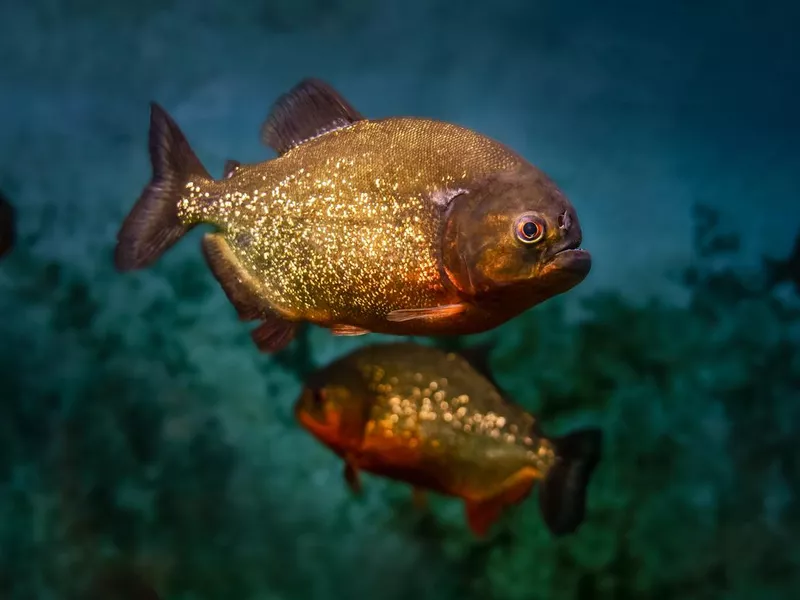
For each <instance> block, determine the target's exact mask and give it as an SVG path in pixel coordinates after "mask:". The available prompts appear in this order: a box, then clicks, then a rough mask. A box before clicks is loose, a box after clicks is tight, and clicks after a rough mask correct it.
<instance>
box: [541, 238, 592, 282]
mask: <svg viewBox="0 0 800 600" xmlns="http://www.w3.org/2000/svg"><path fill="white" fill-rule="evenodd" d="M591 268H592V255H591V254H589V252H588V251H587V250H584V249H583V248H580V247H579V246H578V245H577V244H575V246H574V247H572V248H564V249H562V250H559V251H558V252H556V253H555V254H554V255H553V257H552V258H551V259H550V261H549V262H548V263H547V264H546V265H544V268H543V269H542V275H553V274H556V273H562V274H563V275H565V276H568V277H571V278H577V279H578V280H580V279H583V278H584V277H586V276H587V275H588V274H589V271H590V270H591Z"/></svg>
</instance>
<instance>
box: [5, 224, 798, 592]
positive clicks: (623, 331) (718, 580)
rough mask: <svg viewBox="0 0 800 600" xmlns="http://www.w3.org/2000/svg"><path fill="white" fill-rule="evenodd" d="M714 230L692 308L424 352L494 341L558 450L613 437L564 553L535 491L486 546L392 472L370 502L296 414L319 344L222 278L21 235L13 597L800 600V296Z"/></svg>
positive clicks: (11, 475)
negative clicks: (40, 247)
mask: <svg viewBox="0 0 800 600" xmlns="http://www.w3.org/2000/svg"><path fill="white" fill-rule="evenodd" d="M696 234H697V235H696V238H695V248H696V257H695V260H694V261H693V264H691V265H689V267H688V268H687V269H686V270H685V271H684V272H683V273H682V278H681V281H682V285H684V286H685V287H686V289H687V291H688V293H689V298H688V303H687V304H686V305H685V306H675V305H670V304H667V303H665V302H662V301H660V300H658V299H654V300H651V301H649V302H647V303H644V304H635V303H633V302H631V301H629V300H627V299H625V298H624V297H622V296H621V295H619V294H615V293H609V292H606V293H601V294H596V295H594V296H593V297H590V298H588V299H587V300H586V302H585V306H584V308H585V311H584V312H585V314H584V316H583V317H582V319H581V320H579V321H578V322H573V321H571V320H570V319H568V318H567V314H566V311H565V310H564V308H565V306H564V303H563V302H559V301H553V302H550V303H547V304H545V305H543V306H541V307H539V308H538V309H536V310H534V311H531V312H530V313H528V314H526V315H524V316H523V317H521V318H519V319H517V320H515V322H514V323H512V324H509V325H507V326H505V327H502V328H500V329H498V330H496V331H494V332H491V333H490V334H487V335H483V336H477V337H476V338H450V339H439V340H426V343H435V344H437V345H441V346H443V347H447V348H449V349H453V350H463V349H464V348H469V347H474V346H476V345H477V344H478V343H483V344H488V345H489V348H490V349H491V351H490V354H489V357H488V361H489V363H490V365H491V367H492V369H493V370H494V372H495V375H496V377H497V379H498V380H499V382H500V384H501V385H502V386H503V387H504V388H505V389H506V390H508V391H509V393H510V394H511V395H512V396H513V397H514V398H515V399H517V400H518V401H520V402H521V403H523V404H524V405H526V406H527V407H529V408H530V409H531V410H533V411H534V412H535V413H536V414H537V415H539V416H540V418H541V419H542V421H543V425H544V427H545V430H546V431H548V432H549V433H550V432H552V433H560V432H563V431H566V430H568V429H570V428H572V427H575V426H578V425H583V424H587V423H600V424H601V425H602V426H603V427H604V429H605V431H606V436H607V437H606V440H607V444H606V451H605V456H604V460H603V463H602V464H601V467H600V468H599V470H598V472H597V474H596V478H595V480H594V482H593V484H592V487H591V488H590V493H589V512H588V515H587V521H586V523H585V525H584V527H583V528H582V529H581V530H580V531H579V533H578V534H577V535H575V536H572V537H570V538H566V539H563V540H558V541H554V540H553V539H551V538H550V536H549V535H548V534H547V532H546V530H545V529H544V527H543V525H542V523H541V519H540V516H539V513H538V508H537V506H536V501H535V494H534V497H532V498H531V499H530V500H529V501H527V502H525V503H524V504H522V505H520V506H519V507H517V508H515V509H513V510H511V511H509V513H508V514H507V515H506V517H505V518H504V519H503V520H502V521H501V523H500V524H499V525H498V527H497V529H496V530H495V531H494V532H493V533H492V535H491V536H490V537H489V538H488V539H486V540H475V539H474V538H472V536H471V535H470V534H469V533H468V531H467V529H466V527H465V525H464V516H463V508H462V506H461V505H460V504H459V503H457V502H453V501H450V500H449V499H444V498H436V497H433V498H431V503H430V505H431V509H430V510H429V511H418V510H416V509H414V508H413V507H412V502H411V496H410V491H409V490H408V489H407V488H406V487H405V486H402V485H399V484H393V483H391V482H386V481H379V480H378V479H375V478H373V479H370V480H369V482H368V485H367V487H368V490H369V491H368V493H367V495H366V497H365V498H362V499H355V498H352V497H350V496H349V494H348V493H347V491H346V488H345V486H344V484H343V483H342V482H341V464H340V462H338V461H337V460H336V459H335V457H330V456H328V455H327V454H326V453H325V452H324V451H323V450H322V449H320V448H317V447H316V446H315V444H314V442H313V441H312V440H310V439H309V438H308V437H307V436H306V435H305V434H304V433H303V432H302V431H300V430H299V429H298V428H297V427H294V426H293V422H292V419H291V418H287V417H286V415H287V414H289V411H290V407H291V402H292V401H293V400H294V398H295V397H296V395H297V393H298V391H299V386H300V382H301V381H302V379H303V377H305V375H306V374H307V373H308V372H309V371H310V370H311V369H312V368H314V367H316V366H319V365H320V364H321V362H322V361H323V359H322V358H320V357H319V356H318V355H319V352H312V350H314V349H315V348H312V346H313V345H314V344H316V342H317V341H318V339H317V336H315V335H312V332H311V331H310V330H308V329H306V330H304V331H303V333H301V335H300V336H299V338H298V339H297V340H295V342H293V344H292V346H291V347H290V348H289V350H288V351H287V353H286V354H284V355H283V356H281V357H266V356H261V355H258V353H256V352H254V351H253V349H252V347H251V342H250V340H249V338H248V335H247V331H246V329H247V328H246V327H245V326H243V324H241V323H238V322H237V321H236V318H235V315H234V314H233V312H232V311H230V310H226V309H229V307H228V306H227V305H226V304H225V303H224V301H223V299H222V298H221V291H220V290H219V289H218V286H216V284H215V282H214V281H213V278H211V276H210V275H209V274H208V272H207V270H206V269H205V267H204V265H202V262H201V261H200V260H199V259H197V258H195V259H192V260H190V261H188V262H183V261H181V260H178V259H177V258H176V259H175V260H166V261H164V262H163V263H160V264H159V265H158V266H157V267H156V268H155V269H153V272H152V273H151V274H149V275H145V276H143V277H142V278H141V279H139V278H136V277H132V278H126V279H122V278H119V277H118V276H116V275H115V274H113V273H112V272H111V271H110V264H109V265H107V266H104V265H99V266H98V267H97V272H95V273H92V274H91V275H90V274H86V273H83V272H81V271H79V270H77V269H76V268H74V267H72V266H71V265H69V264H66V263H59V262H55V261H48V262H42V260H40V259H38V258H37V257H36V255H35V254H34V253H33V251H32V250H29V248H35V241H36V240H35V239H32V238H30V237H26V238H24V239H23V242H24V243H23V244H21V246H20V250H19V251H17V252H15V253H14V254H13V256H10V257H9V258H8V260H7V261H6V262H4V263H3V264H2V265H0V339H2V340H3V344H0V377H2V382H3V387H2V400H3V401H2V402H0V426H1V427H2V428H3V429H2V435H0V472H2V473H3V475H4V477H3V478H2V480H0V516H2V520H1V521H0V522H2V523H3V526H2V527H0V594H3V597H8V598H10V599H12V600H14V599H16V598H30V597H35V598H42V599H48V598H72V597H75V598H78V597H81V594H82V593H83V590H85V589H86V587H87V586H88V585H90V583H91V581H92V580H93V578H94V577H95V576H96V575H97V574H98V573H102V572H103V571H104V569H105V568H106V567H107V566H108V565H117V564H123V565H129V566H131V567H132V568H134V569H135V570H136V571H137V572H138V573H140V574H141V575H142V576H143V577H144V578H145V579H146V580H148V581H150V582H152V583H154V584H155V587H156V588H157V589H159V590H160V591H161V592H162V593H163V594H164V597H165V598H228V597H236V598H243V599H245V598H292V599H297V598H303V597H315V598H316V597H319V598H337V597H340V596H357V597H372V596H375V595H376V594H383V595H384V596H385V597H387V598H392V597H397V598H400V597H407V596H408V595H414V596H417V597H419V598H434V597H435V598H437V599H441V598H446V597H459V598H490V599H498V600H499V599H517V598H518V599H535V598H543V599H544V598H546V599H548V600H558V599H559V598H563V599H577V598H609V599H611V598H613V599H618V598H629V597H642V596H645V597H651V598H678V597H680V598H682V599H683V598H693V597H696V598H701V597H702V598H722V597H725V598H750V597H759V598H765V599H770V598H787V597H791V596H789V595H787V594H788V593H789V592H788V591H789V590H791V589H797V586H798V584H800V581H798V575H797V573H798V572H800V571H798V566H800V565H798V561H800V556H799V555H798V553H797V552H796V550H794V549H795V548H796V542H795V541H794V540H795V539H797V537H798V535H800V527H799V525H800V505H798V492H800V489H798V488H800V457H798V452H797V450H796V443H795V442H794V441H793V440H796V439H797V438H798V434H800V431H798V430H800V414H799V411H800V398H798V390H800V359H798V356H799V355H800V353H798V351H797V350H798V348H797V344H798V337H797V331H798V324H800V318H799V317H800V315H799V314H798V307H797V302H795V301H793V300H794V299H792V298H788V297H786V295H785V294H781V293H778V292H779V290H777V288H775V286H773V285H771V284H770V280H769V279H768V278H766V277H763V276H762V275H763V274H762V273H761V272H759V271H757V270H754V271H748V270H744V269H743V268H741V266H740V263H739V259H738V254H737V244H736V240H735V238H733V237H731V236H728V235H727V234H726V233H725V232H723V231H720V223H719V222H718V219H717V217H716V215H715V214H714V213H713V212H710V211H707V210H698V212H697V215H696ZM145 282H146V283H145ZM131 289H136V290H137V294H136V296H137V298H140V299H142V300H139V302H140V303H139V304H134V303H133V302H132V301H130V300H129V298H128V297H129V296H130V294H129V293H128V292H129V291H130V290H131ZM320 339H321V336H320ZM373 341H374V340H367V339H365V340H363V341H358V343H372V342H373ZM353 343H355V342H353ZM325 360H327V359H325ZM323 476H324V477H323ZM365 565H369V568H366V567H365Z"/></svg>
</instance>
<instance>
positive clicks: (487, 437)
mask: <svg viewBox="0 0 800 600" xmlns="http://www.w3.org/2000/svg"><path fill="white" fill-rule="evenodd" d="M480 362H481V361H476V364H472V363H471V362H470V361H468V360H467V359H466V358H464V357H463V356H461V355H459V354H456V353H446V352H444V351H442V350H439V349H437V348H433V347H429V346H422V345H418V344H412V343H397V344H382V345H373V346H367V347H363V348H360V349H358V350H355V351H353V352H351V353H350V354H348V355H346V356H343V357H341V358H340V359H338V360H336V361H334V362H333V363H331V364H330V365H328V366H326V367H324V368H322V369H320V370H319V371H317V372H315V373H314V374H312V376H311V377H310V378H309V380H308V382H307V384H306V386H305V389H304V390H303V393H302V394H301V396H300V398H299V399H298V401H297V403H296V405H295V414H296V416H297V418H298V419H299V421H300V423H301V424H302V425H303V426H304V427H305V428H306V429H308V430H309V431H310V432H311V433H312V434H313V435H314V436H315V437H316V438H317V439H318V440H320V441H321V442H322V443H324V444H325V445H326V446H328V447H329V448H330V449H332V450H333V451H334V452H336V454H338V455H339V456H341V457H342V458H343V459H344V461H345V474H346V479H347V481H348V484H349V485H350V486H351V487H352V488H353V489H354V491H359V490H360V479H359V475H358V473H359V471H362V470H363V471H366V472H370V473H373V474H376V475H381V476H384V477H389V478H391V479H395V480H398V481H403V482H406V483H409V484H411V485H412V486H414V487H415V488H416V489H417V490H422V489H424V490H431V491H434V492H439V493H442V494H445V495H448V496H456V497H460V498H462V499H463V500H464V501H465V503H466V507H467V516H468V521H469V523H470V527H471V528H472V529H473V531H475V532H476V533H478V534H479V535H481V534H482V533H485V532H486V530H487V529H488V527H489V525H491V523H492V522H494V521H495V520H496V519H497V518H499V515H500V513H501V512H502V510H503V509H504V508H505V507H506V506H509V505H513V504H515V503H517V502H519V501H521V500H522V499H523V498H525V497H526V496H527V495H528V494H529V493H530V492H531V490H532V487H533V486H534V485H535V484H537V483H539V484H541V486H542V488H541V491H540V503H541V505H542V511H543V514H544V516H545V520H546V522H547V524H548V527H550V529H551V530H552V531H553V532H554V533H564V532H567V531H573V530H574V529H576V528H577V526H578V525H579V524H580V521H581V520H582V519H583V511H584V496H585V493H586V490H585V488H586V485H587V484H588V479H589V477H590V475H591V473H592V471H593V469H594V467H595V465H596V463H597V461H598V460H599V453H600V442H601V434H600V432H599V431H598V430H592V429H588V430H582V431H575V432H572V433H571V434H568V435H567V436H564V437H561V438H550V437H547V436H546V435H544V434H543V433H542V432H541V431H540V429H539V426H538V422H537V420H536V419H535V417H534V416H533V415H531V414H530V413H528V412H527V411H526V410H524V409H523V408H522V407H521V406H519V405H517V404H515V403H513V402H512V401H511V400H509V399H508V398H507V397H506V396H505V394H504V393H502V392H501V391H500V390H499V389H498V388H497V386H496V385H495V384H494V383H493V378H492V377H491V374H490V373H489V372H488V369H486V368H480V369H479V368H478V367H477V366H476V365H477V364H479V363H480ZM484 364H485V363H484Z"/></svg>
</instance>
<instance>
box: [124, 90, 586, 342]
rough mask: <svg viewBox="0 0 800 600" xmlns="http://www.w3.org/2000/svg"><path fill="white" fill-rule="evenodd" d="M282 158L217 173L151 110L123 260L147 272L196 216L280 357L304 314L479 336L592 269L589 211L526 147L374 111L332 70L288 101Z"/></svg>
mask: <svg viewBox="0 0 800 600" xmlns="http://www.w3.org/2000/svg"><path fill="white" fill-rule="evenodd" d="M262 140H263V141H264V143H265V144H267V145H269V146H271V147H272V148H273V149H275V150H276V151H277V152H278V154H279V156H278V157H277V158H276V159H274V160H269V161H265V162H261V163H258V164H253V165H242V164H240V163H238V162H236V161H228V162H227V163H226V165H225V170H224V176H223V178H222V179H220V180H214V179H213V178H212V177H211V175H209V174H208V172H207V171H206V169H205V168H204V167H203V166H202V164H201V163H200V161H199V160H198V158H197V157H196V156H195V154H194V153H193V152H192V150H191V148H190V147H189V144H188V142H187V141H186V139H185V137H184V136H183V134H182V133H181V131H180V129H179V128H178V126H177V125H176V124H175V122H174V121H173V120H172V118H171V117H170V116H169V115H168V114H167V113H166V112H165V111H164V110H163V109H162V108H161V107H159V106H158V105H156V104H152V105H151V114H150V158H151V162H152V169H153V178H152V180H151V181H150V183H149V184H148V185H147V186H146V187H145V189H144V191H143V193H142V195H141V196H140V197H139V200H138V201H137V202H136V204H135V205H134V207H133V209H132V211H131V213H130V214H129V215H128V217H127V218H126V219H125V221H124V223H123V225H122V227H121V229H120V231H119V234H118V237H117V239H118V243H117V247H116V252H115V263H116V266H117V268H118V269H119V270H120V271H129V270H133V269H140V268H144V267H147V266H148V265H150V264H152V263H153V262H154V261H156V260H157V259H158V258H159V257H160V256H161V255H162V253H164V252H165V251H166V250H167V249H168V248H170V247H171V246H172V245H173V244H174V243H175V242H177V241H178V239H180V238H181V237H182V236H183V235H184V234H185V233H186V232H187V231H189V230H190V229H191V228H192V227H194V226H196V225H198V224H201V223H207V224H211V225H213V226H214V227H215V228H216V232H214V233H208V234H206V235H205V237H204V238H203V242H202V245H203V252H204V255H205V259H206V261H207V262H208V265H209V267H210V269H211V271H212V272H213V273H214V276H215V277H216V278H217V280H218V281H219V283H220V284H221V286H222V288H223V290H224V291H225V294H226V295H227V297H228V298H229V300H230V301H231V303H232V304H233V305H234V306H235V308H236V309H237V312H238V314H239V317H240V318H241V319H242V320H248V321H249V320H260V321H262V324H261V325H260V326H259V327H257V328H256V329H255V330H254V331H253V338H254V340H255V342H256V344H257V345H258V346H259V348H261V350H263V351H265V352H277V351H278V350H280V349H282V348H283V347H284V346H286V345H287V344H288V343H289V342H290V341H291V340H292V338H293V337H294V333H295V330H296V326H297V324H298V323H300V322H311V323H315V324H317V325H320V326H323V327H327V328H329V329H331V330H332V331H333V333H334V334H336V335H361V334H365V333H368V332H370V331H373V332H380V333H388V334H398V335H439V334H468V333H476V332H480V331H484V330H487V329H491V328H493V327H496V326H498V325H500V324H501V323H504V322H505V321H507V320H509V319H510V318H513V317H514V316H516V315H517V314H519V313H521V312H522V311H524V310H526V309H528V308H529V307H531V306H533V305H535V304H538V303H540V302H543V301H544V300H547V299H548V298H551V297H552V296H555V295H557V294H560V293H563V292H565V291H567V290H569V289H570V288H572V287H574V286H575V285H577V284H578V283H579V282H580V281H582V280H583V279H584V278H585V277H586V275H587V274H588V272H589V269H590V266H591V257H590V255H589V253H588V252H586V251H585V250H582V249H580V248H579V245H580V243H581V227H580V225H579V223H578V219H577V216H576V214H575V210H574V208H573V206H572V204H571V203H570V202H569V200H568V199H567V198H566V197H565V196H564V195H563V194H562V193H561V191H560V190H559V189H558V188H557V187H556V185H555V184H554V183H553V182H552V181H551V180H550V179H549V178H548V177H547V176H546V175H545V174H544V173H542V172H541V171H539V170H538V169H537V168H536V167H534V166H533V165H531V164H529V163H528V162H527V161H526V160H525V159H523V158H522V157H521V156H519V155H518V154H516V153H514V152H513V151H511V150H510V149H508V148H506V147H505V146H503V145H502V144H500V143H498V142H495V141H494V140H491V139H489V138H487V137H484V136H482V135H480V134H478V133H475V132H473V131H470V130H468V129H465V128H463V127H459V126H457V125H452V124H449V123H443V122H439V121H432V120H427V119H420V118H400V117H398V118H387V119H379V120H368V119H365V118H364V117H362V116H361V115H360V114H359V113H358V112H357V111H356V110H355V109H354V108H353V107H352V106H351V105H350V104H349V103H348V102H347V101H346V100H345V99H344V98H343V97H342V96H340V95H339V94H338V93H337V92H336V91H335V90H333V89H332V88H331V87H329V86H328V85H327V84H325V83H323V82H321V81H318V80H304V81H303V82H301V83H300V84H298V85H297V86H295V87H294V88H292V90H290V91H289V92H288V93H287V94H284V95H283V96H282V97H281V98H280V99H279V100H278V101H277V102H276V104H275V105H274V106H273V108H272V111H271V112H270V115H269V118H268V119H267V121H266V122H265V124H264V126H263V128H262Z"/></svg>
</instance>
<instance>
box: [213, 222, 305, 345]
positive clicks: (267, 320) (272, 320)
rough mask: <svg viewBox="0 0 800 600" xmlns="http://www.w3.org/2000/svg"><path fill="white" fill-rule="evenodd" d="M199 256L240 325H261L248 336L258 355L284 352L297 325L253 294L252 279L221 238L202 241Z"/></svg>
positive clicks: (219, 236) (217, 235)
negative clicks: (230, 305)
mask: <svg viewBox="0 0 800 600" xmlns="http://www.w3.org/2000/svg"><path fill="white" fill-rule="evenodd" d="M202 245H203V256H205V259H206V263H208V266H209V268H210V269H211V272H212V273H213V275H214V277H215V278H216V280H217V281H219V284H220V286H221V287H222V291H223V292H225V295H226V296H227V297H228V300H229V301H230V303H231V304H232V305H233V307H234V308H235V309H236V312H237V313H238V315H239V319H241V320H242V321H255V320H261V321H263V322H262V323H261V325H259V326H258V327H256V328H255V329H254V330H253V331H252V333H251V336H252V338H253V342H254V343H255V344H256V346H257V347H258V349H259V350H261V351H262V352H268V353H274V352H277V351H279V350H281V349H283V348H285V347H286V346H287V345H288V344H289V342H291V341H292V338H293V337H294V334H295V331H296V328H297V325H296V324H295V323H292V322H291V321H288V320H286V319H284V318H282V317H281V316H279V315H277V314H276V313H275V311H274V310H273V309H272V308H271V307H270V306H269V304H268V303H267V302H266V301H265V300H264V299H262V298H261V297H260V296H259V295H258V293H257V292H256V291H255V290H256V286H255V284H254V282H253V281H252V277H251V276H250V274H249V273H247V272H246V271H245V270H244V269H243V268H242V267H241V266H240V264H239V261H238V260H237V259H236V257H235V256H234V254H233V252H232V250H231V247H230V246H229V245H228V242H227V241H225V238H224V237H223V236H222V235H220V234H218V233H207V234H206V235H205V236H204V237H203V242H202Z"/></svg>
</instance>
